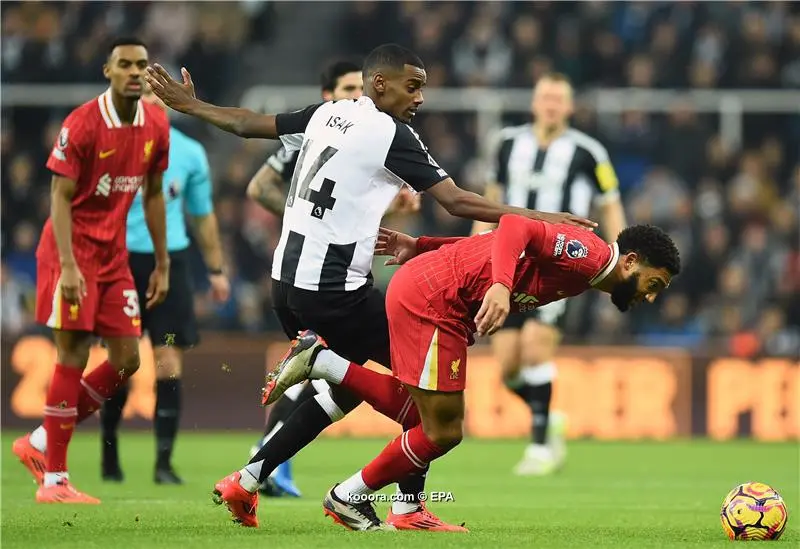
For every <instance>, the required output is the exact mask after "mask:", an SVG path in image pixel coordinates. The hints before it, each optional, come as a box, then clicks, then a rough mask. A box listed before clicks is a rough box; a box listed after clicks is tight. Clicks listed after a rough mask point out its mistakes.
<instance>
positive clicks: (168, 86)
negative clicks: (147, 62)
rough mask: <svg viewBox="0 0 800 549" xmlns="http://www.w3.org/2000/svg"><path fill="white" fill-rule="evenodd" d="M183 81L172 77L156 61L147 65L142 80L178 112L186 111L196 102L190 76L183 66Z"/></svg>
mask: <svg viewBox="0 0 800 549" xmlns="http://www.w3.org/2000/svg"><path fill="white" fill-rule="evenodd" d="M181 75H182V76H183V83H180V82H177V81H175V80H173V79H172V77H171V76H170V75H169V73H168V72H167V70H166V69H165V68H164V67H162V66H161V65H159V64H158V63H156V64H154V65H151V66H149V67H147V70H146V72H145V74H144V80H145V82H147V83H148V84H149V85H150V87H151V88H152V90H153V93H154V94H156V96H157V97H158V98H159V99H161V100H162V101H163V102H164V103H165V104H166V105H167V106H168V107H170V108H172V109H175V110H176V111H178V112H187V111H188V110H189V109H190V108H191V106H192V105H193V104H194V103H196V102H197V98H196V97H195V94H194V83H193V82H192V76H191V75H190V74H189V71H187V70H186V69H185V68H181Z"/></svg>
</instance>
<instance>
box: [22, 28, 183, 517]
mask: <svg viewBox="0 0 800 549" xmlns="http://www.w3.org/2000/svg"><path fill="white" fill-rule="evenodd" d="M147 62H148V56H147V48H146V47H145V45H144V43H143V42H141V41H140V40H138V39H136V38H123V39H119V40H117V41H115V42H114V43H113V44H112V45H111V48H110V49H109V52H108V57H107V61H106V63H105V64H104V65H103V74H104V75H105V77H106V79H108V80H110V82H111V86H110V87H109V89H108V91H106V92H105V93H103V94H102V95H100V96H99V97H97V98H95V99H92V100H91V101H89V102H87V103H85V104H83V105H82V106H80V107H78V108H77V109H75V110H73V111H72V112H71V113H70V114H69V116H68V117H67V118H66V120H65V121H64V123H63V126H62V128H61V132H60V134H59V136H58V139H57V141H56V144H55V146H54V147H53V150H52V152H51V153H50V158H49V159H48V161H47V167H48V168H49V169H50V170H51V171H52V172H53V179H52V183H51V209H50V212H51V213H50V218H49V219H48V220H47V222H46V223H45V226H44V230H43V232H42V236H41V239H40V241H39V248H38V250H37V260H38V263H37V289H36V321H37V322H38V323H40V324H43V325H45V326H47V327H49V328H51V329H52V330H53V337H54V339H55V344H56V348H57V351H58V358H57V361H58V362H57V364H56V367H55V372H54V373H53V378H52V381H51V382H50V386H49V388H48V391H47V397H46V404H45V409H44V422H43V425H42V426H41V427H39V428H37V429H36V430H35V431H33V433H31V434H29V435H25V436H23V437H21V438H19V439H17V440H16V441H14V445H13V451H14V453H15V454H16V455H17V457H18V458H19V459H20V460H21V461H22V463H23V464H24V465H25V466H26V467H27V468H28V469H29V470H30V471H31V473H33V475H34V477H35V478H36V479H37V480H38V481H39V482H40V483H41V485H40V486H39V489H38V491H37V492H36V501H38V502H40V503H93V504H96V503H100V500H98V499H96V498H93V497H91V496H88V495H86V494H83V493H81V492H78V491H77V490H76V489H75V488H74V487H73V486H72V484H71V483H70V480H69V474H68V472H67V447H68V446H69V442H70V439H71V438H72V433H73V430H74V428H75V424H76V423H78V422H80V421H82V420H83V419H85V418H87V417H89V416H90V415H91V414H93V413H94V412H95V411H96V410H97V409H98V408H99V407H100V405H101V404H102V402H103V401H104V400H105V399H106V398H108V397H110V396H111V395H113V394H114V392H116V390H117V388H118V387H119V386H120V384H122V383H124V382H125V380H127V379H128V378H129V377H130V376H131V375H133V374H134V372H136V370H137V369H138V368H139V343H138V338H139V336H140V334H141V319H140V307H139V297H138V293H137V291H136V286H135V284H134V281H133V277H132V276H131V272H130V269H129V267H128V252H127V249H126V247H125V232H126V230H125V229H126V227H125V218H126V216H127V214H128V210H129V209H130V206H131V203H132V202H133V198H134V196H135V195H136V193H137V192H138V191H139V188H140V187H142V186H143V193H142V199H143V208H144V217H145V221H146V224H147V229H148V231H149V232H150V234H151V236H152V239H153V242H154V244H155V245H154V249H155V261H154V263H153V265H152V267H153V268H152V271H151V272H150V273H149V277H148V279H147V281H146V290H145V292H144V296H145V299H146V308H147V309H150V308H152V307H153V306H156V305H158V304H159V303H161V302H162V301H163V300H164V298H165V297H166V295H167V291H168V289H169V256H168V255H167V245H166V244H167V243H166V215H165V208H164V198H163V195H162V191H161V188H162V179H163V173H164V171H165V170H166V168H167V163H168V153H169V122H168V120H167V117H166V114H165V113H164V111H162V110H161V109H159V108H157V107H154V106H152V105H149V104H147V103H144V102H142V101H140V100H139V99H140V97H141V95H142V89H143V86H144V82H143V81H142V75H143V74H144V70H145V68H146V67H147ZM95 335H97V336H100V337H102V338H103V339H104V340H105V342H106V345H107V347H108V360H107V361H105V362H103V363H102V364H100V366H98V367H97V368H95V369H94V370H92V372H91V373H89V374H88V375H86V376H85V377H82V376H83V370H84V369H85V368H86V364H87V361H88V360H89V349H90V346H91V344H92V342H93V340H94V336H95Z"/></svg>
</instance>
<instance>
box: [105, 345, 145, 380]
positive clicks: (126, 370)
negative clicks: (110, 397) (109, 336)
mask: <svg viewBox="0 0 800 549" xmlns="http://www.w3.org/2000/svg"><path fill="white" fill-rule="evenodd" d="M109 362H110V363H111V365H112V366H113V367H114V369H115V370H117V371H118V372H119V373H120V374H124V375H125V376H126V377H130V376H132V375H133V374H135V373H136V371H137V370H138V369H139V364H140V362H141V361H140V359H139V351H138V350H137V351H133V352H131V353H126V354H124V355H122V356H115V357H113V358H109Z"/></svg>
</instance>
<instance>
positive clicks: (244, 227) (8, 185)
mask: <svg viewBox="0 0 800 549" xmlns="http://www.w3.org/2000/svg"><path fill="white" fill-rule="evenodd" d="M111 6H112V7H111V8H108V6H107V5H106V4H95V3H91V2H74V3H73V2H70V3H62V4H56V3H53V4H50V3H44V4H42V3H19V4H14V3H9V5H8V6H5V5H4V10H3V14H2V29H3V36H2V81H3V83H4V84H5V83H34V82H36V83H43V82H45V83H67V82H97V81H102V74H101V73H100V72H99V70H98V67H99V66H101V65H102V63H103V55H104V50H103V48H101V47H97V44H99V43H101V42H102V41H103V40H105V39H107V38H110V37H112V36H114V35H115V34H118V33H120V32H123V31H124V32H126V33H131V32H136V33H138V34H139V35H140V36H142V37H143V38H144V39H145V40H146V41H148V42H149V43H150V44H151V47H150V55H151V58H153V59H155V60H159V61H160V62H163V63H164V64H165V65H166V66H171V67H174V66H181V65H184V66H187V67H188V68H189V69H190V70H191V71H192V74H193V77H194V80H195V82H197V83H198V87H199V90H198V92H199V93H200V94H201V95H202V96H203V97H204V98H206V99H209V100H211V101H220V100H222V99H221V98H223V97H225V96H226V94H230V93H231V92H232V90H235V85H236V70H237V52H238V51H240V50H241V49H242V48H244V47H246V46H247V45H248V44H250V43H251V42H253V41H255V40H263V37H264V36H265V29H267V28H268V27H269V26H271V25H275V24H279V23H276V22H275V21H274V17H273V13H272V11H271V9H270V6H271V4H270V3H259V4H255V3H250V2H238V3H235V4H228V3H225V4H224V5H221V4H217V3H201V4H198V6H200V8H194V7H193V8H191V9H189V8H188V7H187V6H186V5H185V4H182V3H158V2H152V3H148V2H143V3H115V4H111ZM231 6H235V7H234V8H231ZM340 12H341V18H342V20H341V28H344V29H347V32H344V33H341V37H342V38H341V40H342V42H341V44H331V47H330V51H332V52H339V53H341V54H347V55H351V56H353V57H358V56H360V55H363V54H365V53H366V52H367V51H368V50H370V49H371V48H372V47H373V46H374V45H376V44H378V43H381V42H386V41H396V42H399V43H403V44H404V45H408V46H409V47H412V48H413V49H415V50H416V51H417V52H418V53H419V54H420V56H421V57H422V58H423V59H424V60H425V61H426V63H427V68H428V77H429V81H428V83H429V86H431V87H440V86H489V87H513V88H528V87H530V86H531V85H532V83H533V82H534V81H535V79H536V78H537V77H538V76H539V75H541V74H543V73H545V72H547V71H551V70H557V71H560V72H563V73H565V74H567V75H568V76H569V77H570V78H571V79H572V81H573V83H574V84H575V87H576V88H577V90H578V93H580V91H582V90H585V89H590V88H596V87H611V88H617V87H637V88H661V89H670V88H679V89H685V88H706V89H714V88H748V89H781V88H784V89H793V88H798V87H800V11H798V8H797V6H796V5H793V4H792V3H790V2H770V3H763V4H751V3H699V2H681V3H671V2H633V3H613V2H591V3H572V2H564V3H562V2H535V3H534V2H526V3H500V2H475V3H465V4H456V3H454V2H400V3H395V2H355V3H343V4H342V5H341V9H340ZM266 34H268V33H266ZM325 61H327V59H317V60H304V62H308V63H318V64H319V65H320V66H322V64H323V63H324V62H325ZM309 84H311V82H310V83H309ZM65 112H66V110H65V109H55V108H53V109H44V108H21V107H14V108H7V107H5V106H4V107H3V111H2V117H3V118H2V274H0V280H1V281H2V327H3V331H4V333H5V334H6V335H8V334H12V335H13V334H18V333H21V332H23V331H25V330H29V329H30V328H31V322H32V321H31V312H32V309H33V302H32V300H33V290H34V277H35V255H34V254H35V249H36V244H37V242H38V235H39V231H40V229H41V227H42V224H43V222H44V220H45V218H46V216H47V214H48V211H49V176H48V174H47V173H46V171H45V170H44V164H45V160H46V157H47V154H48V153H49V150H50V148H51V147H52V143H53V142H54V139H55V135H56V134H57V132H58V128H59V124H60V121H61V119H62V117H63V116H64V115H65ZM507 122H508V123H520V122H524V119H520V117H518V116H509V117H508V118H507ZM415 125H416V127H417V129H418V131H419V132H420V134H421V135H422V137H423V139H424V140H425V142H426V144H427V145H428V146H429V148H430V149H431V151H432V154H433V156H434V157H435V158H436V159H437V160H438V161H439V163H440V164H441V165H442V166H443V167H444V168H445V169H446V170H448V171H449V173H451V174H453V175H454V176H455V179H456V181H457V182H459V184H461V185H465V186H468V187H470V188H472V189H473V190H476V191H478V192H480V191H481V189H482V186H483V184H484V183H485V181H484V179H483V176H482V174H483V173H484V167H485V159H482V158H479V152H478V139H477V136H476V135H475V132H476V130H475V120H474V114H469V113H464V114H460V113H459V114H440V113H425V109H424V107H423V109H422V111H421V114H420V115H419V117H418V118H417V121H416V122H415ZM574 125H575V126H576V127H578V128H579V129H582V130H584V131H587V132H588V133H590V134H591V135H593V136H595V137H597V138H598V139H600V140H601V141H602V142H603V143H604V144H605V145H606V147H607V148H608V150H609V152H610V155H611V158H612V161H613V163H614V165H615V168H616V170H617V173H618V176H619V179H620V184H621V191H622V195H623V200H624V203H625V206H626V211H627V215H628V220H629V222H630V223H643V222H651V223H654V224H657V225H660V226H662V227H664V228H665V229H667V230H669V231H670V232H671V233H672V234H673V235H674V236H675V237H676V239H677V240H678V241H679V242H680V247H681V253H682V255H683V257H684V258H685V264H686V270H685V273H684V274H682V275H681V276H680V277H679V278H678V279H676V281H675V284H674V285H673V286H674V287H673V288H670V290H669V291H668V292H666V293H665V295H664V297H663V299H661V300H660V304H659V306H658V307H652V308H646V310H644V309H645V308H643V310H641V311H637V312H635V313H634V314H633V315H619V314H617V313H616V312H615V310H614V309H613V306H611V305H610V303H608V302H607V300H606V299H599V300H598V299H581V300H576V302H575V303H574V305H572V306H571V311H570V314H569V322H568V326H567V334H568V337H570V338H573V339H574V340H579V341H591V342H594V343H600V342H620V341H622V342H631V337H633V338H635V339H634V341H636V342H638V343H641V344H647V345H678V346H683V347H695V348H717V349H718V348H719V347H720V346H721V347H722V348H724V349H727V350H729V351H730V352H732V353H734V354H737V355H740V356H756V355H763V354H769V355H780V356H796V355H798V354H800V227H799V226H798V223H799V222H800V215H799V214H798V212H800V147H798V146H797V143H798V142H800V116H799V115H798V114H796V113H795V114H794V115H784V114H778V113H776V114H759V115H750V114H747V115H745V117H744V132H743V137H744V140H743V143H742V145H741V147H740V148H739V149H738V150H732V149H731V148H730V147H728V146H727V145H726V143H725V141H724V140H723V139H722V137H721V135H720V128H719V120H718V117H717V116H716V115H705V114H702V113H698V112H696V111H695V109H694V107H693V105H691V104H690V103H685V102H684V103H680V104H676V105H675V106H674V108H672V110H671V111H670V112H668V113H667V114H665V115H655V114H652V113H648V112H642V111H636V110H629V111H625V112H623V113H621V115H608V114H605V113H595V112H592V111H590V110H588V109H586V108H579V109H578V111H577V113H576V116H575V118H574ZM198 137H200V138H201V139H203V140H205V141H206V142H207V145H208V146H209V147H210V148H209V156H210V157H211V159H212V170H213V172H214V176H215V188H216V202H215V205H216V210H217V215H218V218H219V222H220V228H221V231H222V234H223V240H224V248H225V250H226V254H227V255H228V258H227V264H228V266H229V271H230V275H231V278H232V281H233V282H234V289H235V291H234V293H233V297H232V298H231V300H230V302H229V303H228V304H226V305H224V306H222V307H221V308H214V306H212V305H211V302H210V300H208V299H207V298H206V296H205V294H204V293H203V285H202V282H203V278H204V275H203V272H204V271H203V267H202V263H201V262H200V259H199V256H198V257H197V261H198V268H197V269H196V272H197V277H198V283H199V285H198V288H199V292H198V295H197V299H196V301H197V307H198V311H199V317H200V318H201V319H202V322H203V324H204V325H205V326H206V327H208V328H216V329H230V330H247V331H252V332H257V331H260V330H270V329H277V324H276V323H275V321H274V319H273V317H272V315H271V313H270V296H269V288H270V285H269V284H268V276H269V275H268V273H269V267H270V262H271V257H270V255H271V250H272V249H273V248H274V246H275V244H276V241H277V238H278V236H279V228H280V220H278V219H276V218H275V217H274V216H272V215H271V214H268V213H266V212H264V211H263V210H261V209H260V208H259V207H258V206H256V205H255V204H252V203H249V202H248V201H247V200H246V197H245V187H246V185H247V183H248V181H249V179H250V177H251V176H252V174H253V173H255V171H256V170H257V168H258V166H259V164H260V163H261V162H263V160H264V158H265V157H266V155H267V153H268V152H269V151H271V150H273V148H274V147H275V144H271V143H258V142H241V143H237V147H238V148H237V149H236V150H234V151H233V152H232V153H231V154H226V155H224V156H222V157H221V158H217V157H215V154H214V152H215V151H214V146H215V141H214V139H213V138H211V137H209V134H203V135H201V136H198ZM217 156H219V155H217ZM392 223H394V224H395V225H396V226H399V227H401V228H402V229H403V230H406V231H410V232H415V233H417V234H420V233H426V234H445V235H459V234H467V233H468V232H469V229H470V226H471V225H470V223H469V222H466V221H462V220H458V219H453V218H450V217H449V216H448V215H447V214H446V213H445V212H444V211H443V210H442V209H441V208H439V207H438V206H436V205H435V203H434V202H433V201H424V202H423V208H422V211H421V213H420V214H419V215H418V216H414V217H412V218H404V219H395V220H392ZM381 263H382V262H376V265H377V266H379V265H381ZM389 277H390V271H388V270H386V269H383V268H381V267H376V280H377V281H378V283H379V284H386V283H387V282H388V279H389Z"/></svg>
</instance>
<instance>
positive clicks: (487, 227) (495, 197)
mask: <svg viewBox="0 0 800 549" xmlns="http://www.w3.org/2000/svg"><path fill="white" fill-rule="evenodd" d="M483 197H484V198H485V199H486V200H489V201H491V202H495V203H497V204H500V203H502V202H503V189H502V188H501V187H500V185H498V184H497V183H487V184H486V190H485V191H484V193H483ZM495 227H497V224H496V223H487V222H485V221H475V222H474V223H473V224H472V233H471V234H473V235H476V234H480V233H483V232H486V231H491V230H492V229H494V228H495Z"/></svg>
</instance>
